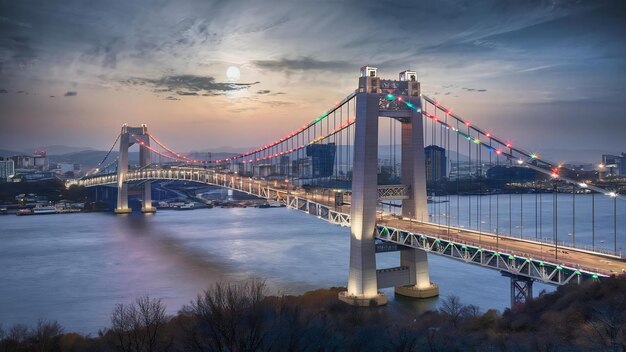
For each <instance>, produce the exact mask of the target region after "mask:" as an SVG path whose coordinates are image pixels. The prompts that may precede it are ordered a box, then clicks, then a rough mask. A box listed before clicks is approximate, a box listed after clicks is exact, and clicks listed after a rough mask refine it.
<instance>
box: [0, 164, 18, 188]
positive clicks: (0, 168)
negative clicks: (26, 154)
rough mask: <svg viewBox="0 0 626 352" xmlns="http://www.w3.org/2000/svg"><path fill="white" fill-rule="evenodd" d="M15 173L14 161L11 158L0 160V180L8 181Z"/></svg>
mask: <svg viewBox="0 0 626 352" xmlns="http://www.w3.org/2000/svg"><path fill="white" fill-rule="evenodd" d="M14 174H15V162H13V160H12V159H8V160H0V182H6V181H9V179H10V178H11V177H13V175H14Z"/></svg>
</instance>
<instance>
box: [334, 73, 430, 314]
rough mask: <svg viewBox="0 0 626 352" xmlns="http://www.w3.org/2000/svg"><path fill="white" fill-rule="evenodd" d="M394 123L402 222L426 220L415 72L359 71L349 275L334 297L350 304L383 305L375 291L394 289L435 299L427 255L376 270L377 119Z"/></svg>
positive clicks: (405, 254)
mask: <svg viewBox="0 0 626 352" xmlns="http://www.w3.org/2000/svg"><path fill="white" fill-rule="evenodd" d="M379 117H388V118H394V119H396V120H398V121H400V122H401V128H402V139H401V143H402V155H401V161H402V171H401V177H402V183H403V185H404V186H406V187H407V188H408V190H409V197H408V199H405V200H403V201H402V215H403V216H404V217H408V218H412V219H416V220H420V221H428V207H427V195H426V170H425V166H426V164H425V156H424V140H423V129H424V126H423V121H422V114H421V102H420V85H419V82H418V81H417V75H416V73H415V72H411V71H404V72H402V73H400V79H399V80H397V81H396V80H382V79H380V78H379V77H378V76H377V69H376V68H375V67H370V66H364V67H362V68H361V76H360V78H359V89H358V91H357V95H356V122H355V132H354V165H353V171H352V203H351V208H350V226H351V228H350V272H349V277H348V290H347V292H342V293H341V294H340V296H339V298H340V299H341V300H342V301H344V302H347V303H349V304H352V305H357V306H372V305H383V304H386V303H387V298H386V297H385V295H384V294H382V293H380V292H379V291H378V289H380V288H385V287H393V286H395V287H396V289H395V291H396V293H397V294H401V295H405V296H410V297H416V298H427V297H434V296H437V295H438V294H439V289H438V287H437V286H436V285H434V284H431V282H430V278H429V274H428V257H427V255H426V252H424V251H423V250H420V249H414V248H408V247H407V248H402V249H401V252H400V262H401V263H400V267H398V268H394V270H385V269H383V270H377V269H376V244H375V237H374V235H375V229H376V206H377V203H378V180H377V178H378V119H379Z"/></svg>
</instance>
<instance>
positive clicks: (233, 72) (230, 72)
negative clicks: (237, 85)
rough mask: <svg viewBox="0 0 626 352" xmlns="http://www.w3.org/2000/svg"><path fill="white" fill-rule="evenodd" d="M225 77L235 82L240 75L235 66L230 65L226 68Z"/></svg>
mask: <svg viewBox="0 0 626 352" xmlns="http://www.w3.org/2000/svg"><path fill="white" fill-rule="evenodd" d="M226 77H227V78H228V80H229V81H231V82H236V81H238V80H239V77H241V72H240V71H239V68H237V67H236V66H230V67H229V68H228V69H226Z"/></svg>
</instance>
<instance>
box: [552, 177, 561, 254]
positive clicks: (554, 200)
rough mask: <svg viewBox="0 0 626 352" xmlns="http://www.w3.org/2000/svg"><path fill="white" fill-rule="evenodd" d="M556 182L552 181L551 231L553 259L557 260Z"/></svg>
mask: <svg viewBox="0 0 626 352" xmlns="http://www.w3.org/2000/svg"><path fill="white" fill-rule="evenodd" d="M557 182H558V181H557V180H556V179H555V180H554V196H553V198H552V229H553V232H554V233H553V235H552V238H553V239H554V259H556V260H558V259H559V234H558V230H559V229H558V223H557V213H558V188H557Z"/></svg>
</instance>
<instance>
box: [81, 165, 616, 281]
mask: <svg viewBox="0 0 626 352" xmlns="http://www.w3.org/2000/svg"><path fill="white" fill-rule="evenodd" d="M146 180H181V181H191V182H198V183H204V184H209V185H215V186H220V187H225V188H230V189H233V190H237V191H240V192H244V193H248V194H251V195H255V196H258V197H261V198H265V199H268V200H273V201H278V202H281V203H283V204H285V205H286V206H287V207H288V208H291V209H297V210H300V211H302V212H305V213H308V214H310V215H314V216H317V217H318V218H320V219H323V220H326V221H328V222H330V223H332V224H336V225H340V226H350V215H349V214H345V213H342V212H339V211H336V210H333V208H332V207H331V206H328V205H325V204H321V203H318V202H314V201H311V200H309V199H306V198H302V197H300V196H298V195H295V194H293V193H291V192H290V191H288V190H285V189H277V188H272V187H270V186H269V185H268V184H262V183H261V182H260V181H256V180H251V179H246V178H243V177H238V176H234V175H231V174H222V173H219V172H215V171H213V170H205V169H191V168H190V169H153V170H141V171H130V172H128V174H127V177H126V180H125V181H126V182H140V181H146ZM77 183H78V184H80V185H83V186H86V187H90V186H101V185H105V184H115V183H117V175H102V176H95V177H91V178H86V179H82V180H79V181H78V182H77ZM402 188H404V190H402ZM383 189H384V191H383V192H392V193H393V197H398V196H399V195H400V194H402V192H407V190H406V187H404V186H401V187H399V186H384V188H383ZM379 192H380V190H379ZM379 194H380V193H379ZM389 197H390V198H391V194H390V195H389ZM383 199H384V198H383ZM391 199H398V198H391ZM375 236H376V238H377V239H378V240H380V241H383V242H385V243H390V244H396V245H400V246H406V247H411V248H418V249H422V250H424V251H427V252H429V253H432V254H437V255H441V256H444V257H448V258H452V259H456V260H459V261H463V262H465V263H468V264H474V265H478V266H482V267H484V268H488V269H494V270H498V271H500V272H502V273H505V274H507V276H515V277H525V278H528V279H532V280H539V281H542V282H545V283H548V284H554V285H564V284H567V283H569V282H572V281H574V282H577V283H580V282H581V281H583V280H587V279H591V280H597V279H599V278H600V277H607V275H604V274H602V273H598V272H594V271H592V270H585V269H581V268H575V267H570V266H565V265H559V264H557V263H551V262H548V261H542V260H538V259H533V258H526V257H523V256H519V255H515V254H512V253H507V252H501V251H498V250H494V249H489V248H480V247H476V246H472V245H468V244H464V243H460V242H456V241H454V240H449V239H443V238H438V237H435V236H430V235H426V234H420V233H412V232H409V231H405V230H402V229H397V228H393V227H389V226H382V225H377V226H376V235H375ZM381 250H383V246H381Z"/></svg>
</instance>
